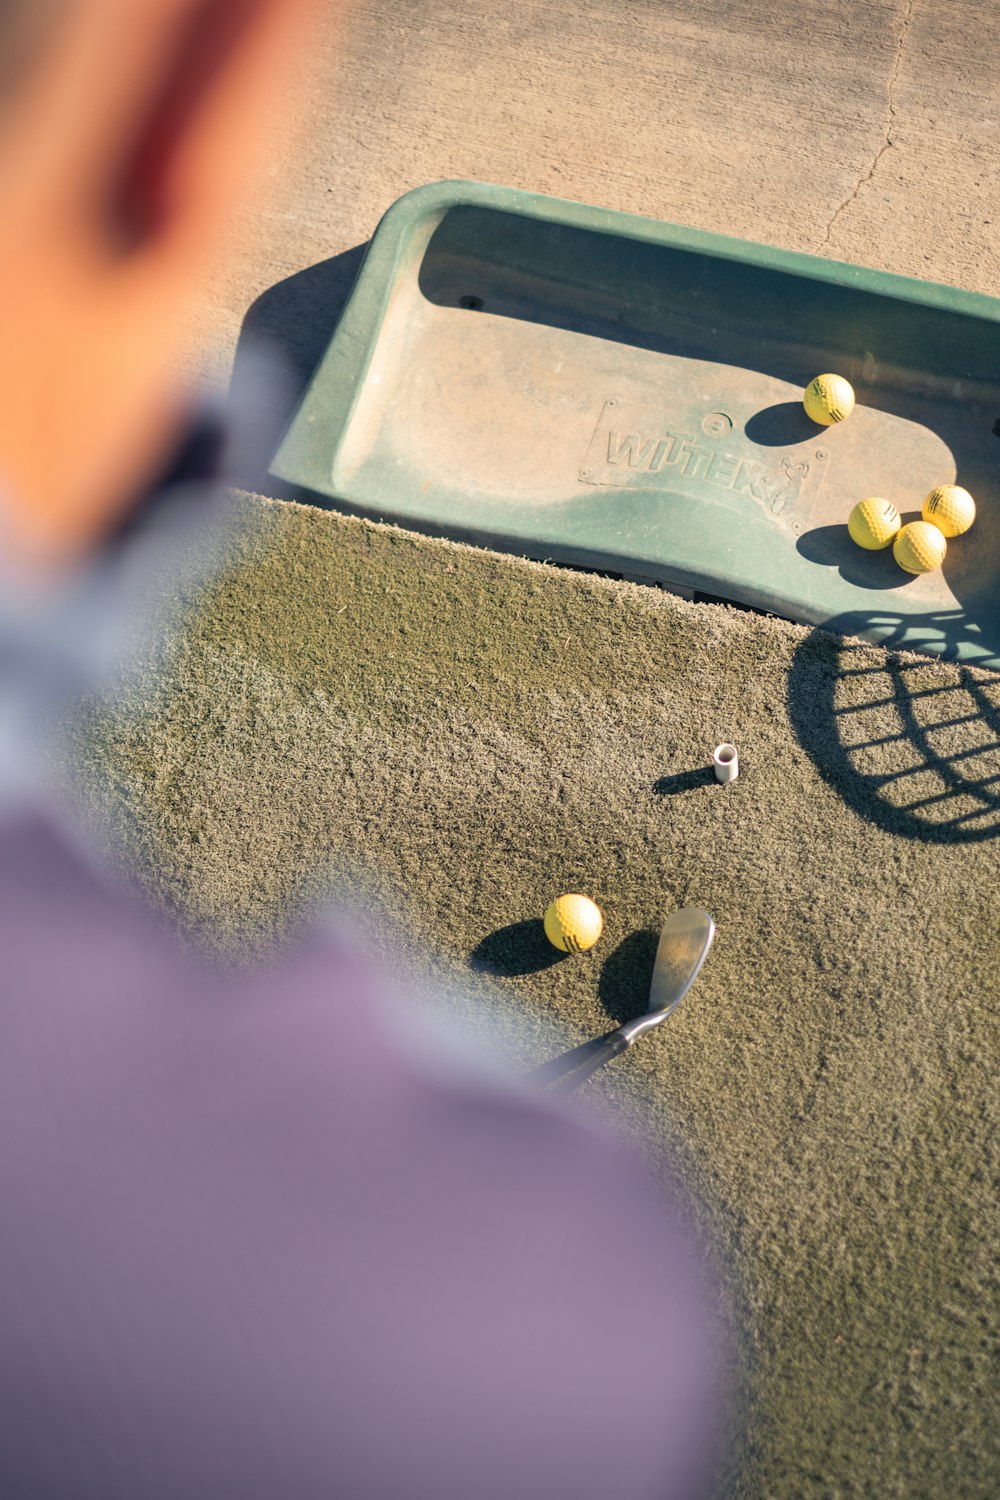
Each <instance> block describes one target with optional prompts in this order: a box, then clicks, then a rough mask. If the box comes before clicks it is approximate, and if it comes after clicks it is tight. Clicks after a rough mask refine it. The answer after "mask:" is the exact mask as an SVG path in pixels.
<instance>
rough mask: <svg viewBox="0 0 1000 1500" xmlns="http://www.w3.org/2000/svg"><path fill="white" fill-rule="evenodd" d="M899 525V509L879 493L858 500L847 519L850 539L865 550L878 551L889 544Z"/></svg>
mask: <svg viewBox="0 0 1000 1500" xmlns="http://www.w3.org/2000/svg"><path fill="white" fill-rule="evenodd" d="M899 527H900V520H899V511H898V510H897V509H896V507H895V506H894V505H893V503H892V501H891V500H884V499H883V498H882V496H881V495H869V496H868V498H867V500H859V501H858V503H857V505H856V506H855V507H854V509H853V510H852V511H851V514H850V516H849V517H848V520H847V529H848V531H849V532H850V535H851V540H852V541H853V542H857V544H858V546H859V547H864V549H865V551H866V552H880V551H881V550H882V548H883V547H888V546H890V545H891V543H892V539H893V537H894V536H895V535H896V533H897V532H898V530H899Z"/></svg>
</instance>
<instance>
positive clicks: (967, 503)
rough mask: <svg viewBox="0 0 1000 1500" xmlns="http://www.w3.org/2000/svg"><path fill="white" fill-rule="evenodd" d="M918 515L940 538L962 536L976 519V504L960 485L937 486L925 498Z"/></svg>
mask: <svg viewBox="0 0 1000 1500" xmlns="http://www.w3.org/2000/svg"><path fill="white" fill-rule="evenodd" d="M920 514H921V515H922V516H923V518H924V520H925V521H930V523H931V525H932V526H936V527H937V529H938V531H940V532H941V534H942V536H947V537H953V536H962V534H963V533H964V532H966V531H968V529H969V527H970V526H971V525H972V523H973V521H974V520H975V519H976V502H975V500H973V498H972V496H971V495H970V494H969V492H968V490H963V488H962V486H961V485H960V484H939V485H938V486H937V488H936V489H933V490H931V492H930V494H929V495H928V496H927V499H926V500H925V501H924V504H923V509H922V510H921V512H920Z"/></svg>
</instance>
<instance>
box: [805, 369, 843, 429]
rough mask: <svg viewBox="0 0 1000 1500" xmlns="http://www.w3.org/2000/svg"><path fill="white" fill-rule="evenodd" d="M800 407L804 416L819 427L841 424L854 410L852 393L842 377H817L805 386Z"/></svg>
mask: <svg viewBox="0 0 1000 1500" xmlns="http://www.w3.org/2000/svg"><path fill="white" fill-rule="evenodd" d="M802 405H803V406H804V407H805V409H806V415H807V416H808V417H811V418H812V420H813V421H814V422H818V423H819V425H820V426H821V427H832V426H833V424H834V423H835V422H843V421H846V419H847V418H848V417H849V416H850V415H851V412H852V411H853V410H854V391H853V390H852V389H851V383H850V381H848V380H845V379H844V377H843V375H817V376H816V378H815V380H810V382H809V384H808V385H807V386H806V391H805V395H804V396H803V397H802Z"/></svg>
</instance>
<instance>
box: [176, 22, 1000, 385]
mask: <svg viewBox="0 0 1000 1500" xmlns="http://www.w3.org/2000/svg"><path fill="white" fill-rule="evenodd" d="M326 4H327V12H326V20H325V21H324V25H323V27H322V30H321V31H320V32H319V33H318V34H317V37H316V48H315V52H314V54H313V56H312V57H311V59H310V62H309V66H308V67H307V68H306V69H305V70H304V73H303V78H302V84H301V94H300V96H299V97H298V98H297V99H295V100H294V101H290V102H291V103H292V104H293V105H294V108H295V110H296V111H297V115H298V119H299V121H300V123H301V128H300V130H299V133H298V134H297V135H296V133H295V131H294V129H293V127H292V124H291V122H290V123H289V130H288V134H287V136H286V137H285V138H283V139H278V140H276V142H275V160H274V166H273V168H272V182H271V191H270V193H269V194H268V196H267V199H266V201H265V200H262V201H261V202H260V203H258V204H255V205H253V206H251V207H250V208H249V209H248V210H247V211H246V214H245V216H244V221H243V223H242V224H241V225H240V226H238V229H239V232H238V234H237V237H236V242H235V246H234V247H233V248H232V249H231V251H230V252H229V253H228V254H227V256H226V257H225V258H224V260H222V261H220V266H219V269H218V272H217V275H216V279H215V282H214V286H213V288H212V292H211V295H210V297H209V299H208V300H207V302H206V303H205V304H204V305H203V307H202V308H201V309H200V312H199V317H198V324H199V332H200V333H201V334H202V336H203V338H204V339H205V340H206V341H207V342H208V343H209V344H210V345H211V346H212V347H213V354H212V356H211V359H210V360H209V358H208V357H206V362H207V363H210V364H211V366H212V367H213V368H214V369H216V370H219V371H222V372H223V373H224V372H225V370H226V368H227V364H228V361H229V359H230V358H231V356H232V353H233V350H234V347H235V344H236V340H237V337H238V335H239V331H240V327H241V324H242V322H243V319H244V317H245V314H246V312H247V309H248V307H249V306H250V305H251V303H253V302H254V300H255V299H256V298H257V297H258V296H259V295H260V294H261V293H262V292H265V291H266V290H268V289H269V288H271V287H273V286H274V285H275V283H277V282H280V281H283V280H284V279H286V278H287V277H289V276H290V275H291V274H292V273H294V272H297V271H300V270H303V269H305V268H306V267H310V266H313V265H315V264H316V263H317V262H318V261H323V260H327V259H329V258H332V257H337V256H344V255H346V254H347V252H350V251H352V250H354V249H355V248H356V247H357V246H359V245H363V244H364V243H365V242H366V241H367V240H368V239H369V237H370V236H371V234H372V231H373V230H374V228H375V226H376V224H377V222H378V220H379V218H380V216H381V214H382V213H383V212H384V210H385V209H386V208H387V207H388V206H389V204H390V203H392V202H393V201H394V200H395V199H396V198H398V197H399V196H400V194H402V193H404V192H406V191H407V189H409V188H412V187H416V186H418V185H419V184H421V183H425V182H432V181H434V180H436V179H441V178H448V177H468V178H476V179H480V180H483V181H488V182H499V183H505V184H508V185H510V186H512V187H519V188H526V189H530V190H533V191H536V192H543V193H551V194H553V195H555V196H559V197H564V198H573V199H578V200H580V201H582V202H585V203H593V204H597V205H600V206H602V207H606V208H616V209H623V210H626V211H628V212H631V213H641V214H647V215H650V216H651V217H653V218H659V219H669V220H672V221H674V222H677V223H681V224H688V225H693V226H695V227H697V228H702V229H710V230H716V231H718V232H720V233H723V234H732V235H738V236H743V237H746V238H748V239H753V240H758V241H761V242H763V243H766V244H773V245H778V246H781V247H783V248H787V249H794V250H807V251H814V252H816V253H818V254H821V255H828V256H831V257H834V258H837V259H842V260H849V261H855V262H858V263H860V264H861V265H867V266H874V267H878V268H880V269H884V270H888V271H896V272H900V273H903V274H905V275H910V276H919V277H923V278H925V279H927V280H931V281H943V282H948V283H950V284H952V285H954V286H961V287H967V288H970V289H972V290H975V291H981V292H989V293H993V294H994V295H996V294H998V293H1000V256H998V253H997V228H998V225H1000V108H998V102H1000V59H998V55H997V52H996V49H995V48H994V47H993V46H992V45H991V37H992V34H993V29H994V26H995V12H994V8H993V6H992V4H991V3H990V0H960V3H957V4H954V5H946V4H943V3H941V0H894V3H876V0H851V3H848V4H846V5H841V6H830V5H827V4H825V3H824V0H771V3H768V4H763V5H750V4H740V3H738V0H705V3H704V4H701V5H699V6H694V5H688V4H683V3H681V0H579V3H576V4H570V3H567V0H549V3H545V4H543V3H541V0H534V3H532V0H512V3H511V4H509V5H506V6H501V7H497V6H494V5H491V4H489V3H487V0H353V3H344V4H341V3H340V0H326ZM355 268H356V260H355V259H354V258H352V257H350V256H348V258H347V259H346V260H345V261H344V262H343V263H342V275H341V285H342V287H343V288H344V289H346V285H347V283H349V281H350V278H351V276H352V275H353V272H354V270H355ZM335 283H336V278H334V285H332V286H328V287H327V297H328V298H329V299H331V300H335V297H336V285H335ZM324 311H325V309H314V314H313V316H312V317H310V318H309V319H308V320H307V319H305V318H304V317H301V316H300V318H299V326H298V327H296V328H289V326H288V318H287V316H283V315H281V309H280V308H279V307H278V306H277V305H276V307H275V314H276V315H277V316H278V324H277V326H276V328H275V331H276V332H277V333H278V335H279V337H280V338H281V340H282V341H283V342H286V343H287V342H289V341H290V342H291V344H292V346H293V348H295V349H297V350H299V351H301V353H302V354H303V356H304V357H308V356H309V355H311V354H313V353H314V351H315V346H316V343H317V341H318V340H324V341H325V331H326V330H325V327H324V323H323V312H324ZM307 325H308V326H307Z"/></svg>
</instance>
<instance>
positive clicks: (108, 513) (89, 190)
mask: <svg viewBox="0 0 1000 1500" xmlns="http://www.w3.org/2000/svg"><path fill="white" fill-rule="evenodd" d="M314 8H315V6H314V0H69V4H68V6H67V8H66V10H65V11H64V12H63V14H62V15H61V17H60V24H59V25H58V26H56V27H54V28H52V29H51V30H50V32H49V34H48V37H47V39H46V45H45V46H44V47H42V48H41V49H40V54H39V56H38V57H37V59H36V62H35V67H34V69H33V73H32V75H31V77H30V78H29V79H27V80H26V81H25V83H24V84H23V86H22V87H21V89H20V91H19V96H18V98H17V99H16V101H15V103H14V105H13V106H12V107H11V109H10V111H9V112H8V115H7V118H6V120H5V121H4V120H0V126H2V127H3V129H2V135H0V198H2V201H3V202H4V216H3V222H2V224H0V289H2V290H0V295H2V296H3V297H4V300H5V301H6V302H7V304H8V306H7V307H6V308H5V310H4V313H3V317H2V319H0V338H2V341H3V345H4V358H3V359H2V360H0V504H3V505H4V507H5V511H6V515H5V517H4V520H5V529H6V532H7V538H8V541H9V542H10V543H12V544H13V545H14V546H16V547H20V548H22V549H26V550H28V551H33V552H38V553H40V554H42V555H44V556H58V555H64V554H66V553H70V552H74V551H78V550H80V549H81V548H83V547H85V546H86V545H87V544H88V542H90V541H91V540H93V539H95V538H96V537H97V536H99V535H100V532H101V531H102V529H104V528H106V527H108V526H110V525H112V524H113V522H114V520H115V519H116V517H117V516H118V515H119V514H120V513H121V511H122V510H123V509H124V508H126V507H127V505H128V504H129V501H130V499H131V498H132V497H133V496H134V495H135V494H136V492H137V490H138V489H139V488H140V487H141V485H142V484H143V482H144V481H145V480H146V479H148V478H149V476H150V475H152V474H153V473H154V472H155V471H156V469H157V467H158V466H159V465H160V464H161V463H162V460H163V457H164V451H165V448H166V447H167V446H168V444H169V443H170V442H171V441H172V440H173V439H174V438H175V437H176V434H177V431H178V427H179V423H180V421H181V414H182V410H183V396H182V394H181V392H180V389H179V381H178V375H177V371H178V369H179V367H180V364H181V355H182V345H183V342H184V339H185V330H186V327H187V326H188V319H187V316H186V314H187V305H188V303H189V302H190V301H191V299H192V296H193V295H194V294H196V293H197V291H198V287H199V283H200V281H201V280H202V278H203V276H204V273H205V271H206V269H207V267H208V265H209V264H210V262H211V259H212V256H213V253H214V252H215V251H216V250H217V249H218V247H219V244H220V241H222V240H224V237H225V236H226V234H227V232H228V230H229V228H230V225H231V223H232V220H233V216H234V213H235V210H236V209H237V208H238V207H239V205H240V203H241V201H242V200H243V198H244V197H245V195H246V193H247V191H248V189H249V188H250V187H251V186H252V184H253V182H254V181H255V179H256V174H257V171H258V169H259V167H260V165H261V163H262V159H263V157H264V156H265V153H266V144H267V139H268V131H269V129H270V128H271V127H272V125H273V124H274V122H275V120H276V118H277V117H278V116H279V115H280V112H281V111H282V109H283V108H284V107H285V106H286V100H287V86H288V80H289V76H290V66H289V65H290V63H291V62H292V61H293V60H294V58H295V57H296V56H297V55H298V53H299V50H300V48H301V44H302V41H303V37H304V35H305V34H306V29H307V22H308V19H309V17H310V15H311V14H312V13H313V11H314Z"/></svg>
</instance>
